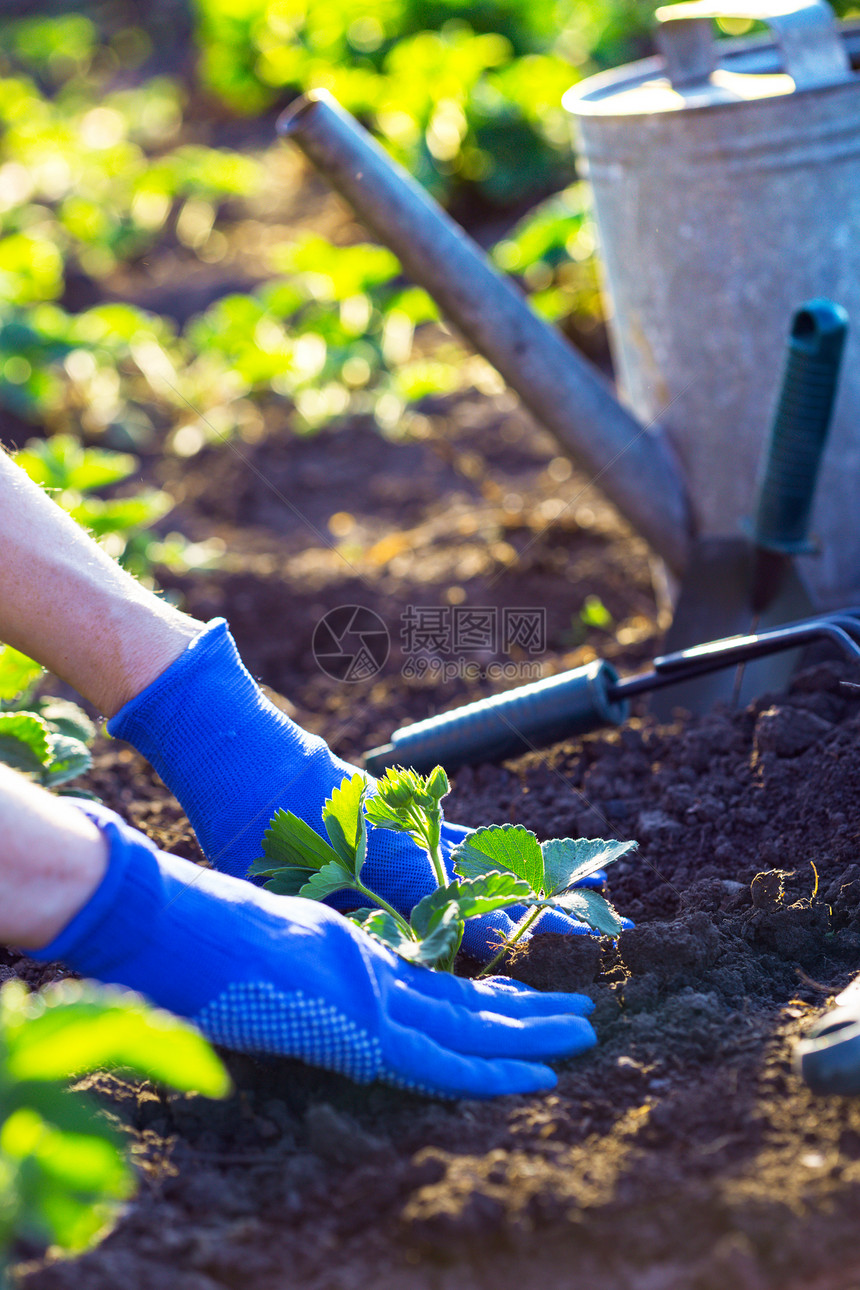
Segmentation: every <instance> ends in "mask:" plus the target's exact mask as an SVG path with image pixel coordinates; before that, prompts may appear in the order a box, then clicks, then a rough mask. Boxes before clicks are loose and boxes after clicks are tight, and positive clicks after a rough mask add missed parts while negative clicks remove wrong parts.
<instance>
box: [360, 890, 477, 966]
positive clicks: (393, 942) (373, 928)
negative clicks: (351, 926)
mask: <svg viewBox="0 0 860 1290" xmlns="http://www.w3.org/2000/svg"><path fill="white" fill-rule="evenodd" d="M361 927H362V930H363V931H365V932H368V933H369V934H370V935H371V936H375V937H376V938H377V940H380V941H382V942H383V943H384V944H385V945H387V946H388V948H389V949H391V950H394V952H395V954H399V955H400V957H401V958H403V959H407V960H408V961H409V962H410V963H419V964H421V965H422V966H423V967H435V965H436V964H437V963H438V962H439V961H440V959H445V958H449V957H450V956H451V954H452V951H454V950H455V949H456V948H457V946H458V945H459V944H460V939H461V937H462V935H463V923H462V921H461V920H460V919H459V918H458V917H457V907H456V905H453V904H450V903H449V905H448V906H447V908H446V909H445V910H444V911H443V913H442V916H441V919H440V921H439V923H438V925H437V926H436V927H435V928H434V930H433V931H432V932H431V933H430V934H429V936H425V937H423V938H421V939H419V940H415V939H413V938H412V937H409V936H407V934H406V932H405V931H404V929H403V928H402V927H401V926H400V924H399V923H398V922H397V920H396V919H395V918H392V916H391V914H389V913H388V912H387V910H384V909H377V910H374V911H373V912H372V913H371V914H370V915H369V916H368V917H367V918H366V919H365V920H364V921H363V922H362V923H361ZM413 930H414V928H413Z"/></svg>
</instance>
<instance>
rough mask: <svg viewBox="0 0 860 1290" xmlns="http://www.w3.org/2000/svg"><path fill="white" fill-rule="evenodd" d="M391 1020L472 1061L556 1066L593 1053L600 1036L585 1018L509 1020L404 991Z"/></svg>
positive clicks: (397, 996) (394, 998) (393, 1000)
mask: <svg viewBox="0 0 860 1290" xmlns="http://www.w3.org/2000/svg"><path fill="white" fill-rule="evenodd" d="M389 1008H390V1016H391V1017H392V1018H393V1019H394V1020H395V1021H398V1022H400V1023H401V1024H402V1025H404V1026H410V1027H412V1028H414V1029H415V1030H420V1031H422V1032H423V1033H424V1034H426V1035H428V1036H429V1038H430V1039H435V1040H436V1041H437V1042H438V1043H440V1044H448V1045H451V1046H454V1047H456V1050H457V1052H459V1053H465V1054H468V1056H470V1057H486V1058H497V1057H516V1058H518V1059H522V1060H525V1061H552V1060H553V1059H558V1058H562V1057H573V1056H575V1055H576V1054H577V1053H581V1052H584V1051H585V1049H587V1048H593V1046H594V1045H595V1044H596V1042H597V1037H596V1035H595V1033H594V1031H593V1029H592V1027H591V1024H590V1022H588V1021H586V1020H585V1018H584V1017H577V1016H574V1015H572V1014H571V1013H568V1014H567V1015H566V1016H565V1015H562V1016H559V1015H558V1014H557V1013H556V1015H555V1016H542V1017H541V1016H528V1015H527V1016H525V1017H522V1018H517V1017H505V1016H502V1015H500V1014H499V1013H496V1012H491V1011H487V1012H477V1011H475V1012H473V1011H471V1010H470V1009H468V1008H463V1007H461V1006H458V1005H457V1004H454V1003H447V1002H445V1001H444V1000H440V999H429V998H427V997H426V996H425V995H421V994H417V993H415V992H412V991H409V990H408V989H404V990H402V991H398V992H397V993H396V994H395V995H393V996H392V998H391V1001H390V1005H389Z"/></svg>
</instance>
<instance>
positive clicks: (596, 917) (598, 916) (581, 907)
mask: <svg viewBox="0 0 860 1290" xmlns="http://www.w3.org/2000/svg"><path fill="white" fill-rule="evenodd" d="M549 903H550V905H551V907H552V908H553V909H560V910H562V911H563V912H564V913H565V914H570V916H571V917H572V918H576V919H578V920H579V922H581V923H587V924H588V926H589V927H593V928H594V929H595V931H597V932H600V933H601V934H602V935H603V936H612V937H615V936H620V934H621V930H622V924H621V918H620V916H619V915H618V914H617V913H616V911H615V910H614V909H613V907H612V905H610V903H609V901H608V900H607V899H606V897H605V896H601V894H600V892H598V891H592V890H590V889H589V888H587V887H582V888H579V889H577V890H574V891H567V892H564V893H563V894H562V895H560V896H553V897H552V899H551V901H550V902H549Z"/></svg>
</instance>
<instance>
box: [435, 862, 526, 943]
mask: <svg viewBox="0 0 860 1290" xmlns="http://www.w3.org/2000/svg"><path fill="white" fill-rule="evenodd" d="M531 895H532V889H531V887H530V886H529V884H528V883H527V882H526V881H525V880H524V879H523V878H517V877H515V876H514V875H513V874H512V873H488V874H485V875H484V876H483V877H481V878H464V879H462V880H461V881H460V882H452V883H449V884H448V886H447V887H437V888H436V890H435V891H431V892H430V894H429V895H428V896H425V897H424V899H423V900H419V902H418V904H417V905H416V906H415V908H414V909H413V911H412V915H411V922H412V927H413V929H414V930H415V931H416V932H417V933H418V935H419V936H427V935H428V933H429V932H431V931H432V930H433V929H434V928H435V927H436V926H437V924H438V923H439V921H440V919H441V917H442V914H443V912H444V910H445V909H446V908H447V907H448V905H451V904H453V905H454V906H455V907H456V909H457V913H458V916H459V917H460V918H461V919H466V918H478V917H480V916H481V915H482V914H492V913H493V912H494V911H495V910H497V909H507V908H509V907H510V906H511V905H521V904H523V903H524V902H525V901H526V900H527V899H528V897H529V896H531Z"/></svg>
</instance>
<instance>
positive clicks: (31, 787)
mask: <svg viewBox="0 0 860 1290" xmlns="http://www.w3.org/2000/svg"><path fill="white" fill-rule="evenodd" d="M105 850H106V849H105V845H104V840H103V839H102V836H101V834H100V833H99V830H98V829H97V828H96V826H95V824H93V822H92V820H88V819H87V817H86V816H85V815H83V814H82V813H81V812H80V811H79V810H78V809H77V808H76V807H74V806H72V805H71V803H70V802H64V801H63V799H62V798H58V797H52V796H51V794H50V793H46V792H45V790H44V789H42V788H37V787H36V785H35V784H31V783H30V782H29V781H28V780H26V779H25V778H24V777H23V775H18V774H16V772H15V771H12V770H9V769H7V767H5V766H0V944H3V945H26V946H27V947H28V948H30V949H39V948H40V947H41V946H43V945H48V944H49V943H50V942H51V941H52V940H53V939H54V937H55V936H57V935H58V934H59V933H60V932H61V931H62V930H63V928H64V927H65V926H66V924H67V923H68V922H69V920H70V919H71V918H73V917H74V915H75V914H76V913H77V912H78V910H79V909H81V908H83V906H84V905H85V904H86V902H87V901H88V900H89V898H90V896H92V894H93V892H94V891H95V890H96V888H97V887H98V885H99V883H100V882H101V880H102V878H103V877H104V873H105V868H106V865H107V857H106V854H105Z"/></svg>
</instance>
